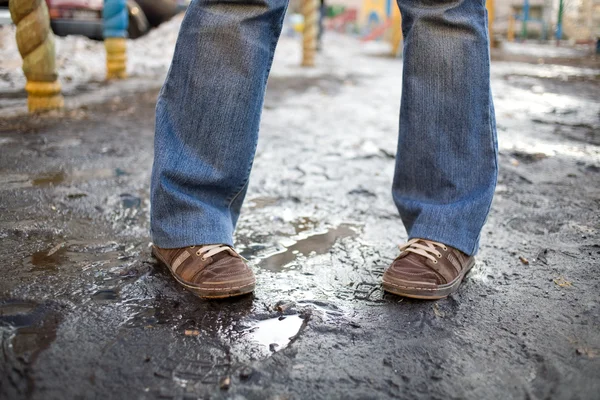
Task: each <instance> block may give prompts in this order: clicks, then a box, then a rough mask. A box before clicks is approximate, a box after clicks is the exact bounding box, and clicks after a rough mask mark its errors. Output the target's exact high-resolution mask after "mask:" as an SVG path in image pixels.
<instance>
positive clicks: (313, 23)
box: [302, 0, 319, 67]
mask: <svg viewBox="0 0 600 400" xmlns="http://www.w3.org/2000/svg"><path fill="white" fill-rule="evenodd" d="M317 1H318V0H302V15H304V30H303V37H302V66H303V67H314V66H315V55H316V52H317V35H318V19H319V13H318V11H319V7H318V5H317Z"/></svg>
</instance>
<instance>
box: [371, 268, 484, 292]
mask: <svg viewBox="0 0 600 400" xmlns="http://www.w3.org/2000/svg"><path fill="white" fill-rule="evenodd" d="M474 265H475V259H473V261H471V264H469V265H468V266H467V267H466V268H465V269H464V270H463V271H461V273H460V274H459V275H458V276H457V277H456V278H455V279H454V280H453V281H452V282H450V283H447V284H445V285H438V286H437V287H436V288H435V289H431V288H424V287H415V286H409V285H410V282H409V281H402V283H401V284H399V283H394V282H389V281H386V280H384V281H383V284H382V286H383V290H385V291H386V292H388V293H392V294H395V295H397V296H402V297H409V298H411V299H420V300H439V299H444V298H446V297H448V296H449V295H451V294H452V293H454V292H456V291H457V290H458V288H459V287H460V285H461V284H462V282H463V281H464V279H465V276H467V274H468V273H469V271H470V270H471V268H473V266H474Z"/></svg>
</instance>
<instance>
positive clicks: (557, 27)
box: [556, 0, 564, 45]
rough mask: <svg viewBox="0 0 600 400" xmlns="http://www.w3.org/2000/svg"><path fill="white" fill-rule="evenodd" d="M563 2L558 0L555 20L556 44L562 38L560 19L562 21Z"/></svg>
mask: <svg viewBox="0 0 600 400" xmlns="http://www.w3.org/2000/svg"><path fill="white" fill-rule="evenodd" d="M563 12H564V4H563V0H560V3H559V4H558V18H557V22H556V44H557V45H558V44H559V42H560V40H561V39H562V21H563Z"/></svg>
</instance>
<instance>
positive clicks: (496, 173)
mask: <svg viewBox="0 0 600 400" xmlns="http://www.w3.org/2000/svg"><path fill="white" fill-rule="evenodd" d="M488 23H489V22H488V15H487V11H486V13H485V28H486V32H487V31H488ZM486 37H487V45H488V47H487V50H488V54H487V61H486V62H487V71H488V82H490V81H491V73H490V68H491V65H490V45H491V38H490V37H489V33H487V34H486ZM487 99H488V100H487V101H488V107H487V112H488V116H487V117H488V118H487V119H488V128H489V133H490V144H491V145H492V146H491V147H492V152H493V153H494V175H495V176H494V187H495V186H496V184H497V182H498V151H497V147H496V142H495V141H494V126H493V125H492V119H493V118H492V114H493V113H492V104H493V96H492V90H491V87H490V88H489V89H488V95H487ZM493 200H494V194H493V193H492V195H491V196H490V201H489V204H488V206H487V209H486V212H485V216H486V217H485V218H483V221H482V223H481V225H480V228H479V234H478V235H477V238H476V239H475V242H474V243H473V246H472V249H471V251H470V255H473V254H474V253H475V252H476V251H477V244H478V243H479V240H480V238H481V230H482V229H483V226H484V225H485V223H486V221H487V216H488V215H489V213H490V210H491V208H492V203H493Z"/></svg>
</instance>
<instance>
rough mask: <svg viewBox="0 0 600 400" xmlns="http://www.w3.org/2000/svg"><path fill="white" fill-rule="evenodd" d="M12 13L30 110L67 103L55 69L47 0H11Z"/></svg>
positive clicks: (54, 53)
mask: <svg viewBox="0 0 600 400" xmlns="http://www.w3.org/2000/svg"><path fill="white" fill-rule="evenodd" d="M9 9H10V16H11V18H12V20H13V22H14V23H15V25H17V35H16V36H17V46H18V48H19V53H20V54H21V57H22V58H23V73H24V74H25V78H27V83H26V85H25V90H26V91H27V94H28V96H27V106H28V108H29V111H30V112H35V111H45V110H54V109H59V108H62V107H63V106H64V99H63V97H62V95H61V93H60V91H61V87H60V83H59V82H58V73H57V72H56V51H55V48H54V35H53V33H52V30H51V29H50V17H49V15H48V6H47V5H46V2H45V1H44V0H11V1H10V2H9Z"/></svg>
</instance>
